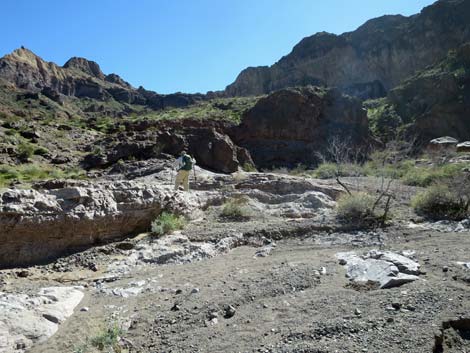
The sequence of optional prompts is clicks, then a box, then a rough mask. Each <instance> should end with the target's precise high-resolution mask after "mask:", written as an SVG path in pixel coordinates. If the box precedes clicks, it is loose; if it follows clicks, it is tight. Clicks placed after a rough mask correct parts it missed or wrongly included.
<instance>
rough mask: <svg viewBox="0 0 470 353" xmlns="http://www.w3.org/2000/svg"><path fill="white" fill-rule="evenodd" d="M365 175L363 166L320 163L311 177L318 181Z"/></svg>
mask: <svg viewBox="0 0 470 353" xmlns="http://www.w3.org/2000/svg"><path fill="white" fill-rule="evenodd" d="M365 175H367V173H366V171H365V169H364V168H363V166H361V165H360V164H357V163H340V164H335V163H328V162H325V163H322V164H320V165H319V166H318V167H317V168H316V169H315V170H314V171H313V176H314V177H315V178H319V179H333V178H336V177H337V176H339V177H358V176H365Z"/></svg>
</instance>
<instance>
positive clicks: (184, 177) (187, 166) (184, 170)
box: [175, 151, 196, 191]
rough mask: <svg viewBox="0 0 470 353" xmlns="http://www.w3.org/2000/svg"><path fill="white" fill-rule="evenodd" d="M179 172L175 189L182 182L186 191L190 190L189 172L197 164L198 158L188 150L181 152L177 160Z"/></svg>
mask: <svg viewBox="0 0 470 353" xmlns="http://www.w3.org/2000/svg"><path fill="white" fill-rule="evenodd" d="M176 163H177V168H178V173H177V174H176V180H175V190H178V188H179V187H180V185H181V184H182V185H183V187H184V190H185V191H188V190H189V173H190V172H191V170H192V169H193V168H194V166H195V165H196V160H195V159H194V158H192V157H191V156H190V155H189V154H187V153H186V151H183V152H181V156H180V157H179V158H178V159H177V160H176Z"/></svg>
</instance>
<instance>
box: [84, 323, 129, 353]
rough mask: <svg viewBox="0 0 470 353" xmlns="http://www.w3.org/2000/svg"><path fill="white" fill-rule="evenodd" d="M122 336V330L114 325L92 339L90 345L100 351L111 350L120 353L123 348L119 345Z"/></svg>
mask: <svg viewBox="0 0 470 353" xmlns="http://www.w3.org/2000/svg"><path fill="white" fill-rule="evenodd" d="M121 334H122V331H121V329H120V328H119V327H118V326H117V325H114V326H111V327H108V328H107V329H105V330H104V331H102V332H100V333H99V334H98V335H96V336H95V337H92V338H91V340H90V343H91V345H92V346H93V347H96V348H98V349H99V350H100V351H103V350H105V349H110V348H111V349H112V350H113V351H114V352H120V351H121V348H120V347H119V345H118V344H119V336H120V335H121Z"/></svg>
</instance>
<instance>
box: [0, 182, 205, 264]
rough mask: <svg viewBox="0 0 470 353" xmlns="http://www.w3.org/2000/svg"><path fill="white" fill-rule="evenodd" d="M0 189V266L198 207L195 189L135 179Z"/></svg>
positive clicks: (49, 255) (43, 257) (36, 259)
mask: <svg viewBox="0 0 470 353" xmlns="http://www.w3.org/2000/svg"><path fill="white" fill-rule="evenodd" d="M46 186H48V188H47V189H40V190H32V189H31V190H20V189H7V190H4V191H3V192H1V193H0V242H1V244H2V246H1V247H0V268H8V267H16V266H26V265H31V264H37V263H41V262H45V261H48V260H51V259H54V258H56V257H58V256H60V255H62V254H63V253H65V252H68V251H75V250H79V249H80V248H86V247H89V246H91V245H93V244H99V243H102V242H105V241H108V240H111V239H116V238H120V237H123V236H128V235H131V234H134V233H137V232H142V231H146V230H148V229H149V227H150V223H151V222H152V220H153V219H154V218H155V217H156V216H157V215H158V214H159V213H160V212H161V211H162V210H163V209H168V210H171V211H175V212H179V213H188V212H191V211H192V210H197V209H200V208H201V203H202V201H201V198H200V196H197V195H196V194H195V193H187V194H184V195H183V194H181V193H174V192H173V190H171V188H170V187H169V186H163V185H159V184H153V185H146V184H143V183H139V182H131V181H123V182H113V183H111V182H101V183H93V184H92V183H88V182H74V183H71V184H68V185H61V187H57V188H56V187H54V185H46Z"/></svg>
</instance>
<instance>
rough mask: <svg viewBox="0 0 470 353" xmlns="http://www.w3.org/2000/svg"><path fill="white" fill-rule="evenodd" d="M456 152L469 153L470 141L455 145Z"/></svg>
mask: <svg viewBox="0 0 470 353" xmlns="http://www.w3.org/2000/svg"><path fill="white" fill-rule="evenodd" d="M457 152H470V141H465V142H462V143H459V144H457Z"/></svg>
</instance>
